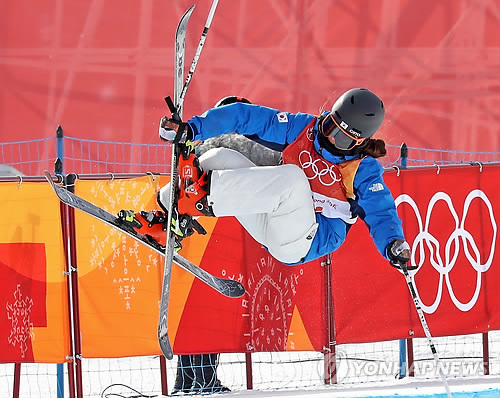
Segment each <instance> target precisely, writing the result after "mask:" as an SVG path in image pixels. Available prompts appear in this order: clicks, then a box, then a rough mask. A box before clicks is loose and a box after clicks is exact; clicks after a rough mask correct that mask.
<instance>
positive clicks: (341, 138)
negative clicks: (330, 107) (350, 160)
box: [320, 113, 366, 149]
mask: <svg viewBox="0 0 500 398" xmlns="http://www.w3.org/2000/svg"><path fill="white" fill-rule="evenodd" d="M342 123H344V122H341V124H340V125H339V124H338V123H337V121H336V120H335V119H334V118H333V116H332V114H331V113H330V114H328V115H327V116H325V117H324V118H323V120H322V121H321V125H320V131H321V132H322V133H323V135H324V136H325V137H333V139H334V140H335V146H336V147H337V148H339V149H352V148H354V147H355V146H357V145H361V144H362V143H363V142H365V140H366V138H364V137H362V138H358V137H356V136H355V135H353V134H351V133H349V132H347V131H346V130H345V129H344V128H342V126H341V125H342ZM344 124H345V123H344ZM345 127H346V128H347V124H346V125H345Z"/></svg>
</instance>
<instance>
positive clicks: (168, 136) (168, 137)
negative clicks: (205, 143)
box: [159, 116, 191, 143]
mask: <svg viewBox="0 0 500 398" xmlns="http://www.w3.org/2000/svg"><path fill="white" fill-rule="evenodd" d="M180 127H183V128H184V131H183V132H182V135H181V139H180V140H179V142H185V141H187V140H188V139H189V137H191V134H190V131H191V130H190V127H189V125H188V124H186V123H183V122H180V121H178V120H175V119H171V118H168V117H166V116H164V117H162V118H161V120H160V130H159V134H160V138H161V139H162V140H163V141H167V142H170V143H172V142H174V140H175V137H176V135H177V132H178V131H179V128H180Z"/></svg>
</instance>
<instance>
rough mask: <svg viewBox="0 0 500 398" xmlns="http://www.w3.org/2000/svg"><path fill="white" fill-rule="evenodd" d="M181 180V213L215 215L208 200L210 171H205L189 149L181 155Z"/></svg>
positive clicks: (179, 207)
mask: <svg viewBox="0 0 500 398" xmlns="http://www.w3.org/2000/svg"><path fill="white" fill-rule="evenodd" d="M179 180H180V189H179V199H178V202H177V208H178V211H179V214H186V215H190V216H193V217H200V216H208V217H214V213H213V211H212V207H211V206H210V205H209V204H208V200H207V195H208V193H209V187H210V172H208V173H206V172H203V170H202V169H201V168H200V165H199V161H198V158H197V157H196V155H195V154H194V152H190V151H188V152H187V153H184V154H182V155H181V156H180V157H179Z"/></svg>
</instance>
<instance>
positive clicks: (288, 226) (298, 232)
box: [208, 165, 317, 263]
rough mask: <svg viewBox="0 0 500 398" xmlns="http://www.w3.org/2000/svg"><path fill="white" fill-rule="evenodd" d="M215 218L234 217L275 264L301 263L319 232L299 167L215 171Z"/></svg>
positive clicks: (212, 193)
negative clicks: (270, 255) (275, 260)
mask: <svg viewBox="0 0 500 398" xmlns="http://www.w3.org/2000/svg"><path fill="white" fill-rule="evenodd" d="M208 202H209V203H210V204H211V206H212V209H213V212H214V214H215V216H218V217H220V216H236V217H237V218H238V220H239V221H240V223H241V224H242V225H243V227H244V228H245V229H246V230H247V231H248V233H250V235H252V237H253V238H254V239H255V240H256V241H257V242H259V243H261V244H263V245H264V246H266V247H267V249H268V250H269V252H270V253H271V254H272V255H273V257H275V258H276V259H277V260H279V261H282V262H284V263H295V262H299V261H300V260H301V259H302V258H303V257H304V256H305V255H306V254H307V252H308V251H309V248H310V247H311V243H312V239H313V238H314V234H315V232H316V229H317V223H316V216H315V212H314V203H313V199H312V193H311V188H310V185H309V181H308V180H307V178H306V176H305V175H304V172H303V171H302V170H301V169H300V168H299V167H297V166H295V165H282V166H268V167H250V168H243V169H233V170H214V171H212V176H211V184H210V194H209V195H208Z"/></svg>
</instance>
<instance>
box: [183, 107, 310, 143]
mask: <svg viewBox="0 0 500 398" xmlns="http://www.w3.org/2000/svg"><path fill="white" fill-rule="evenodd" d="M311 118H312V116H311V115H307V114H303V113H302V114H297V115H295V114H292V113H288V112H280V111H279V110H277V109H273V108H268V107H265V106H260V105H254V104H245V103H234V104H230V105H226V106H221V107H218V108H213V109H209V110H208V111H206V112H205V113H203V114H202V115H201V116H194V117H192V118H191V119H189V120H188V124H189V126H190V127H191V130H192V133H193V140H206V139H207V138H211V137H215V136H218V135H222V134H226V133H233V132H236V133H238V134H242V135H245V136H247V137H248V138H250V139H252V140H254V141H257V142H260V143H261V144H263V145H265V146H268V147H270V148H272V149H275V150H283V148H284V147H285V146H286V145H288V144H289V143H290V142H292V141H293V140H294V139H295V138H296V137H297V136H298V134H299V133H300V131H302V129H301V128H300V127H301V126H302V125H303V123H306V124H307V122H308V121H307V119H309V120H310V119H311Z"/></svg>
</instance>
